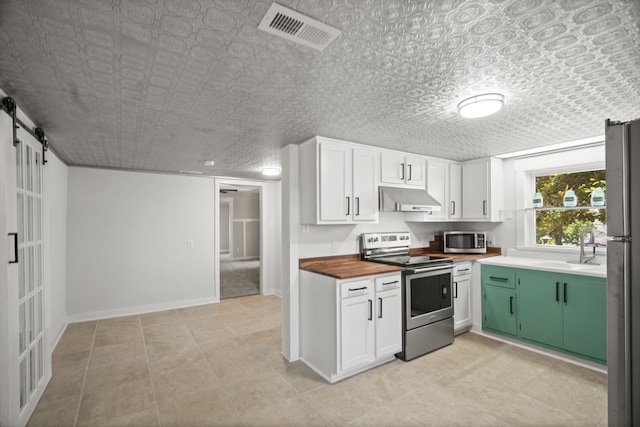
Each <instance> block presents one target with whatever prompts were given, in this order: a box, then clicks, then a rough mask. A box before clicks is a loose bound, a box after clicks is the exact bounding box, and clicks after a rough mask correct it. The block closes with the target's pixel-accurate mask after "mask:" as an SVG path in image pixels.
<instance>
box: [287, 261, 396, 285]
mask: <svg viewBox="0 0 640 427" xmlns="http://www.w3.org/2000/svg"><path fill="white" fill-rule="evenodd" d="M299 267H300V270H306V271H310V272H312V273H318V274H323V275H325V276H329V277H335V278H336V279H353V278H355V277H363V276H373V275H375V274H385V273H393V272H396V271H402V270H404V268H402V267H396V266H394V265H386V264H380V263H377V262H369V261H362V260H360V257H359V256H358V255H339V256H329V257H321V258H304V259H301V260H300V262H299Z"/></svg>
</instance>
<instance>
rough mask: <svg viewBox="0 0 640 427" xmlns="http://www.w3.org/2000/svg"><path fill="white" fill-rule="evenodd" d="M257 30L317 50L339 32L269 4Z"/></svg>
mask: <svg viewBox="0 0 640 427" xmlns="http://www.w3.org/2000/svg"><path fill="white" fill-rule="evenodd" d="M258 29H260V30H262V31H266V32H267V33H270V34H274V35H276V36H280V37H282V38H285V39H287V40H290V41H292V42H295V43H298V44H301V45H304V46H307V47H311V48H313V49H317V50H324V48H325V47H327V46H328V45H329V43H331V42H332V41H333V40H334V39H335V38H336V37H338V36H339V35H340V32H341V31H340V30H337V29H335V28H333V27H330V26H328V25H327V24H323V23H322V22H319V21H316V20H315V19H311V18H309V17H308V16H305V15H303V14H301V13H298V12H296V11H295V10H291V9H288V8H286V7H284V6H281V5H279V4H277V3H271V6H270V7H269V10H267V13H266V15H264V18H262V22H260V25H258Z"/></svg>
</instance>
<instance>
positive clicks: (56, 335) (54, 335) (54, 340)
mask: <svg viewBox="0 0 640 427" xmlns="http://www.w3.org/2000/svg"><path fill="white" fill-rule="evenodd" d="M68 324H69V317H68V316H67V317H65V318H64V319H63V320H61V321H60V322H59V323H58V326H56V327H55V328H54V329H52V330H51V352H53V350H54V349H55V348H56V346H57V345H58V343H59V342H60V338H62V334H64V331H66V330H67V325H68Z"/></svg>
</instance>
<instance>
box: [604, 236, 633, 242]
mask: <svg viewBox="0 0 640 427" xmlns="http://www.w3.org/2000/svg"><path fill="white" fill-rule="evenodd" d="M607 242H611V243H631V236H610V237H607Z"/></svg>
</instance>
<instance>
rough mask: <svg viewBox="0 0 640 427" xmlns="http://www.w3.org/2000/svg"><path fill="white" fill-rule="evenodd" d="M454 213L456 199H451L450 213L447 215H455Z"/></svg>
mask: <svg viewBox="0 0 640 427" xmlns="http://www.w3.org/2000/svg"><path fill="white" fill-rule="evenodd" d="M455 214H456V201H455V200H452V201H451V213H450V214H449V215H455Z"/></svg>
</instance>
